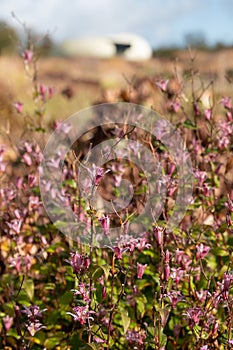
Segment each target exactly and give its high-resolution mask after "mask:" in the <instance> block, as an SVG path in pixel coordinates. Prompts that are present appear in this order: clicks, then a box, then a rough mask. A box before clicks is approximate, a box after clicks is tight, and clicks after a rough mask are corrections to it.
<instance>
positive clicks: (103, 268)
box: [101, 265, 111, 280]
mask: <svg viewBox="0 0 233 350" xmlns="http://www.w3.org/2000/svg"><path fill="white" fill-rule="evenodd" d="M110 268H111V267H110V266H109V265H102V266H101V269H102V270H103V271H104V275H105V278H106V280H107V279H108V276H109V271H110Z"/></svg>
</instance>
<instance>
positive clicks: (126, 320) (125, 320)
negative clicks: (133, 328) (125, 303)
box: [121, 310, 130, 334]
mask: <svg viewBox="0 0 233 350" xmlns="http://www.w3.org/2000/svg"><path fill="white" fill-rule="evenodd" d="M121 319H122V324H123V328H124V334H125V333H126V332H127V330H128V328H129V325H130V317H129V316H128V311H126V310H124V311H121Z"/></svg>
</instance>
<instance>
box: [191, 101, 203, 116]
mask: <svg viewBox="0 0 233 350" xmlns="http://www.w3.org/2000/svg"><path fill="white" fill-rule="evenodd" d="M193 111H194V114H195V115H200V114H201V113H200V107H199V104H198V102H195V103H194V104H193Z"/></svg>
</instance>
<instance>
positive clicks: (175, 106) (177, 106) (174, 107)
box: [171, 100, 180, 113]
mask: <svg viewBox="0 0 233 350" xmlns="http://www.w3.org/2000/svg"><path fill="white" fill-rule="evenodd" d="M171 109H172V110H173V111H174V112H175V113H177V112H178V111H179V109H180V102H179V101H177V100H176V101H174V102H172V103H171Z"/></svg>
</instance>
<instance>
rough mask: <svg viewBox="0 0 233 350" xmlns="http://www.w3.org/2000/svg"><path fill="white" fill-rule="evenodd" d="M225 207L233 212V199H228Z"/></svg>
mask: <svg viewBox="0 0 233 350" xmlns="http://www.w3.org/2000/svg"><path fill="white" fill-rule="evenodd" d="M224 205H225V207H226V208H227V209H228V210H229V211H230V212H231V213H233V201H231V200H230V199H228V200H227V201H226V202H225V203H224Z"/></svg>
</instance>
